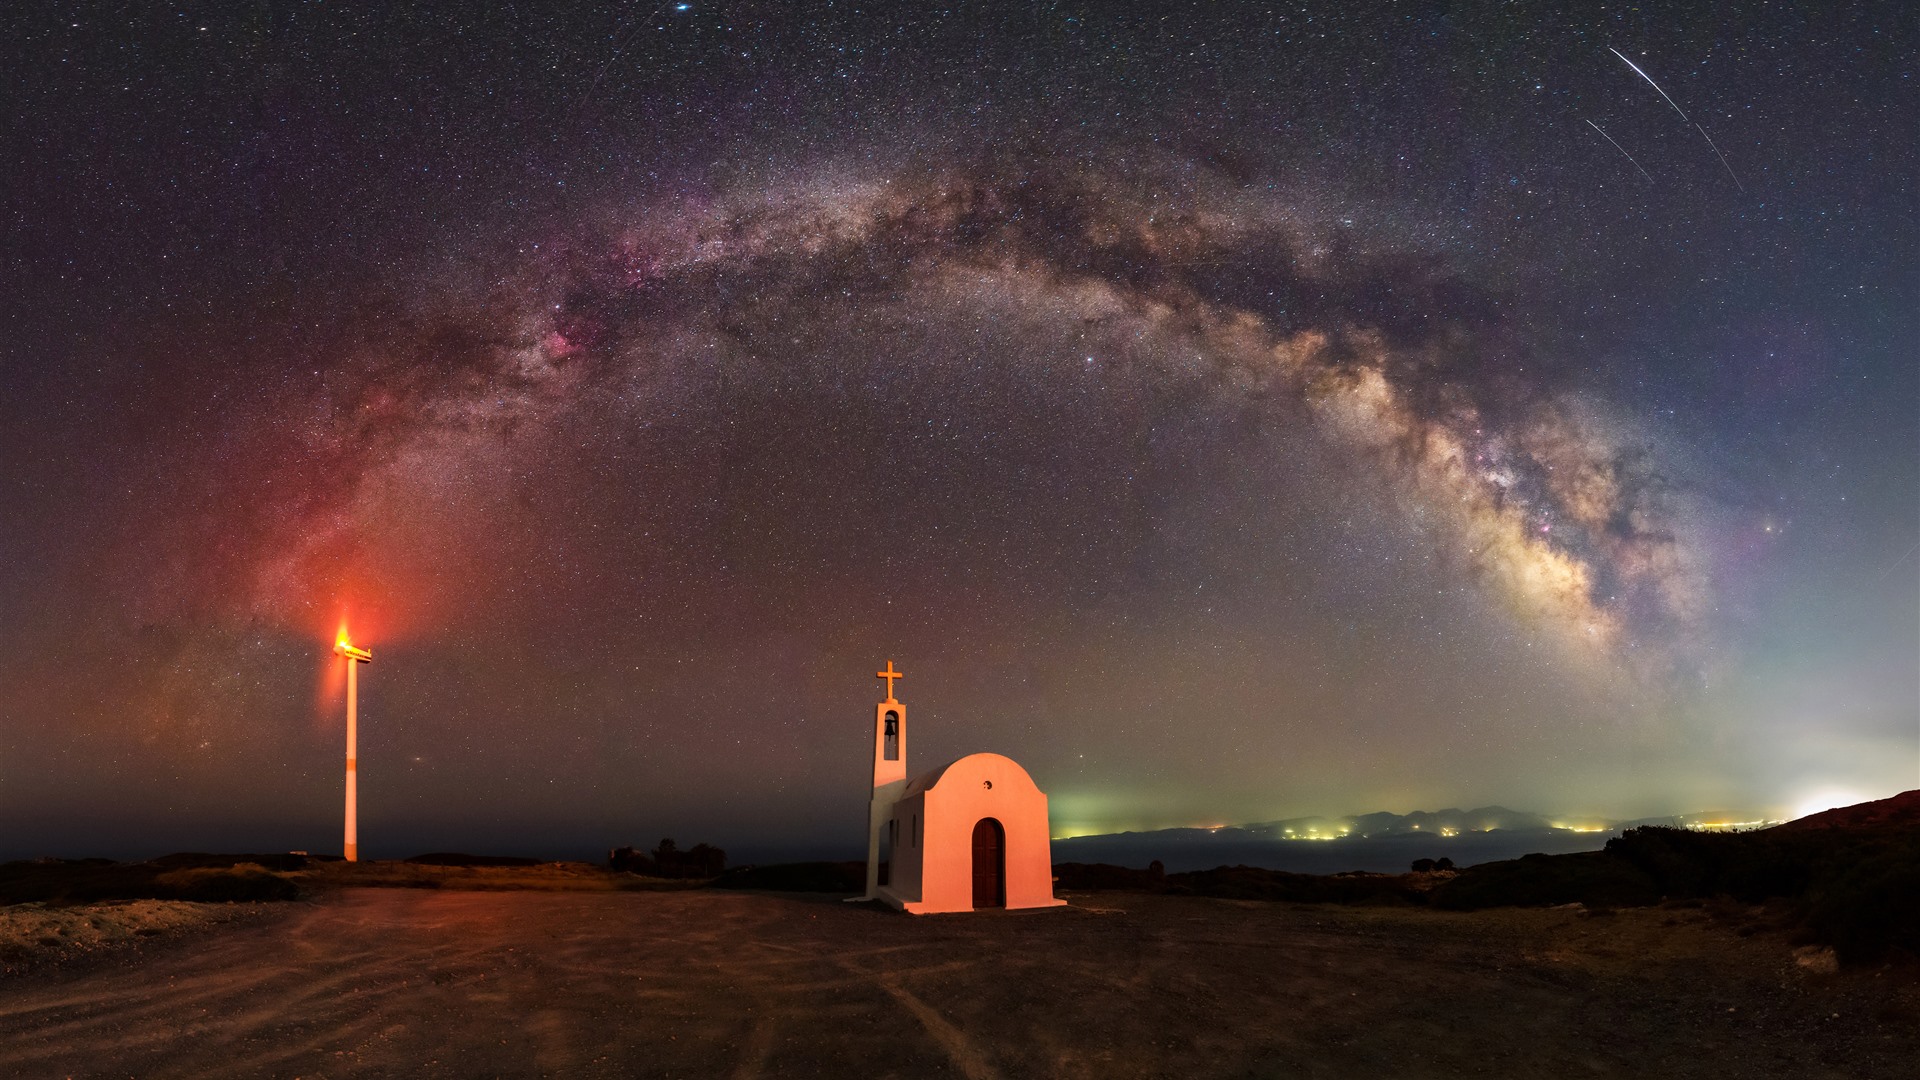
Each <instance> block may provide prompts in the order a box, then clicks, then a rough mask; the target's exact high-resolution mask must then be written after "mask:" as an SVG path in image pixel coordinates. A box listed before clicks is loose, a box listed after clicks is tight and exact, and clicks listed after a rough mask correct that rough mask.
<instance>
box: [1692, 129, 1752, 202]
mask: <svg viewBox="0 0 1920 1080" xmlns="http://www.w3.org/2000/svg"><path fill="white" fill-rule="evenodd" d="M1693 130H1695V131H1697V132H1699V133H1700V137H1701V138H1703V139H1705V140H1707V145H1708V146H1713V154H1714V156H1715V157H1717V158H1719V159H1720V167H1721V168H1723V169H1725V170H1727V175H1728V176H1733V186H1734V187H1737V188H1739V189H1740V194H1742V195H1745V194H1746V193H1747V185H1745V184H1743V183H1741V182H1740V178H1739V177H1738V176H1734V175H1733V166H1731V165H1729V164H1727V155H1725V154H1722V153H1721V152H1720V148H1719V147H1718V146H1714V144H1713V136H1711V135H1709V134H1707V129H1706V128H1703V127H1701V126H1700V125H1699V124H1695V125H1693Z"/></svg>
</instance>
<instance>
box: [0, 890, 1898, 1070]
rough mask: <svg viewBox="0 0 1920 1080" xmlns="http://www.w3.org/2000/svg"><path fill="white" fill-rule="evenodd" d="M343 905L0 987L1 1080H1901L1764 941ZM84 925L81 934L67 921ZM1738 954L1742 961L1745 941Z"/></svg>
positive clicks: (601, 901) (1198, 917)
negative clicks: (666, 1079) (935, 1079)
mask: <svg viewBox="0 0 1920 1080" xmlns="http://www.w3.org/2000/svg"><path fill="white" fill-rule="evenodd" d="M1072 899H1073V901H1074V903H1073V906H1071V907H1068V908H1062V909H1053V910H1046V911H1038V912H1031V913H1022V912H990V913H981V914H977V915H968V916H939V917H931V918H920V919H916V918H912V917H908V916H904V915H899V914H896V913H893V912H890V911H883V910H878V909H875V908H873V907H869V906H866V905H856V904H847V903H843V902H840V901H838V900H836V899H832V898H826V897H818V896H792V895H776V894H765V893H739V892H722V891H680V892H579V891H572V892H567V891H561V892H555V891H542V892H477V891H465V890H451V889H437V890H436V889H360V888H350V889H343V890H340V891H337V892H328V893H322V894H321V895H320V897H319V899H317V900H315V901H312V902H300V903H293V904H285V905H278V906H277V907H275V908H273V910H272V911H270V912H268V913H266V914H264V915H262V916H260V917H257V918H251V919H237V920H236V921H234V922H233V924H232V925H230V926H226V927H222V928H219V929H217V930H215V931H213V932H207V933H197V934H191V935H186V936H184V937H182V938H181V939H180V940H178V941H176V942H174V943H173V944H171V945H168V946H162V947H156V948H152V949H141V950H138V951H134V950H120V951H113V950H108V951H106V952H103V953H101V954H100V955H98V956H97V957H95V958H93V959H92V960H90V961H88V962H85V963H79V964H69V965H57V966H50V967H43V968H41V969H38V970H33V971H29V972H27V973H24V974H15V975H12V976H8V977H5V978H0V1075H6V1076H15V1075H18V1076H65V1075H75V1076H81V1075H119V1076H126V1075H134V1076H142V1077H153V1076H160V1077H165V1076H194V1077H202V1076H328V1077H338V1076H429V1077H432V1076H450V1077H451V1076H460V1077H466V1076H494V1075H501V1076H567V1077H574V1076H608V1077H626V1076H699V1077H709V1076H733V1077H753V1076H822V1077H846V1076H858V1077H863V1078H865V1077H872V1078H884V1077H926V1076H964V1077H975V1078H977V1077H995V1076H1006V1077H1014V1076H1035V1077H1103V1078H1104V1077H1129V1076H1168V1077H1183V1078H1184V1077H1205V1076H1300V1077H1349V1076H1353V1077H1450V1076H1485V1077H1555V1078H1562V1077H1580V1076H1631V1077H1646V1076H1659V1077H1770V1076H1777V1077H1792V1078H1794V1080H1806V1078H1817V1077H1835V1078H1840V1077H1844V1078H1848V1080H1859V1078H1872V1077H1888V1078H1894V1077H1900V1078H1911V1077H1913V1076H1914V1075H1915V1073H1914V1066H1913V1062H1914V1061H1915V1060H1920V985H1917V982H1916V978H1915V976H1914V974H1913V972H1912V971H1911V970H1908V969H1893V968H1885V969H1870V970H1858V971H1837V972H1836V971H1831V970H1826V969H1825V966H1824V965H1823V963H1822V958H1821V957H1820V955H1819V954H1818V952H1817V950H1816V951H1813V952H1811V953H1809V952H1802V953H1800V954H1799V955H1796V953H1795V950H1794V948H1793V946H1792V944H1791V943H1790V942H1788V941H1787V940H1786V939H1785V938H1784V937H1782V936H1780V935H1779V934H1778V932H1776V931H1772V930H1769V929H1767V928H1766V924H1765V918H1764V913H1759V912H1751V913H1749V912H1745V911H1744V910H1736V911H1731V912H1729V911H1727V910H1713V909H1711V908H1709V909H1640V910H1633V911H1624V912H1620V913H1617V914H1611V915H1588V914H1586V913H1585V912H1583V911H1579V910H1574V909H1565V910H1503V911H1486V912H1474V913H1446V912H1435V911H1428V910H1422V909H1397V908H1395V909H1388V908H1334V907H1313V906H1298V905H1288V904H1271V903H1255V902H1233V901H1222V900H1208V899H1198V898H1192V897H1175V896H1147V895H1140V894H1129V893H1097V894H1088V895H1081V896H1074V897H1072ZM75 910H79V909H75ZM1743 935H1744V936H1743Z"/></svg>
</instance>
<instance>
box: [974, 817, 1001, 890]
mask: <svg viewBox="0 0 1920 1080" xmlns="http://www.w3.org/2000/svg"><path fill="white" fill-rule="evenodd" d="M973 906H974V907H976V908H988V907H1006V906H1007V831H1006V830H1005V829H1003V828H1001V827H1000V823H999V822H998V821H995V820H994V819H992V818H981V819H980V821H979V823H978V824H976V825H974V827H973Z"/></svg>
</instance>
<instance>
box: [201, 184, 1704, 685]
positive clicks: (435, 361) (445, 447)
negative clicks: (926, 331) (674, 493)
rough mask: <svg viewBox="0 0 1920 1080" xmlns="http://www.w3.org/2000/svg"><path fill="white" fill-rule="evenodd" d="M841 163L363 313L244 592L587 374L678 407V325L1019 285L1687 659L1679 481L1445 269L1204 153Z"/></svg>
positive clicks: (686, 203)
mask: <svg viewBox="0 0 1920 1080" xmlns="http://www.w3.org/2000/svg"><path fill="white" fill-rule="evenodd" d="M846 176H847V174H845V173H844V172H843V173H840V174H837V178H835V179H831V180H820V181H816V182H812V183H808V184H794V185H789V186H787V187H786V188H784V189H780V190H774V189H770V188H760V189H756V190H736V191H729V192H723V193H720V194H718V195H714V196H710V197H707V198H704V199H701V200H687V199H682V200H678V201H674V202H670V203H660V204H656V205H653V206H650V207H643V208H630V209H628V210H626V211H624V212H623V213H622V214H619V215H614V216H613V220H614V224H612V225H610V226H604V227H602V228H600V229H597V230H594V231H592V232H591V234H590V236H588V235H583V236H581V237H576V238H575V239H573V240H571V241H570V242H567V243H564V244H559V245H555V244H551V243H549V244H547V245H545V246H544V247H543V249H542V250H541V251H540V252H539V253H538V254H529V255H528V256H527V257H526V258H525V261H524V262H523V263H522V264H520V265H516V266H510V267H506V268H499V267H495V268H494V270H495V271H496V272H497V275H498V276H497V278H496V280H494V281H492V282H490V283H488V284H487V286H486V287H484V288H480V289H476V290H474V291H475V292H477V293H479V294H482V298H480V299H476V300H470V301H466V302H461V303H453V302H451V301H446V302H444V306H443V307H442V308H441V309H440V310H438V311H434V310H431V309H430V310H429V311H428V313H427V314H426V315H424V316H423V315H420V314H418V313H415V314H414V315H411V316H408V317H406V318H396V319H395V320H393V322H392V323H391V324H390V325H386V326H382V327H380V328H378V330H377V332H372V333H370V334H369V338H368V342H367V343H366V344H365V345H364V346H363V347H362V348H361V350H360V356H359V359H358V360H357V361H356V362H355V363H354V364H351V365H345V366H343V368H342V369H341V372H340V373H339V375H338V377H337V378H336V379H335V381H334V382H333V384H332V389H331V391H330V392H329V393H328V394H327V395H326V396H325V397H324V399H322V400H319V401H309V402H306V403H303V404H301V405H299V406H297V407H295V406H290V409H296V410H297V411H298V416H297V418H296V419H295V420H294V421H293V422H290V423H289V424H287V425H284V426H283V427H282V428H280V429H278V430H282V431H288V430H290V431H291V432H293V435H292V436H291V437H292V439H293V440H294V441H295V442H297V443H298V444H299V445H298V450H297V452H294V453H291V454H289V455H287V459H288V460H292V461H297V462H299V463H300V469H301V471H302V472H303V474H307V475H312V474H314V463H315V462H320V463H322V466H323V467H322V468H321V470H320V471H321V472H323V473H324V474H325V475H327V476H329V477H331V478H332V479H331V480H329V481H328V482H327V483H326V484H324V485H323V486H320V487H318V488H316V487H314V486H313V485H311V484H308V485H305V486H300V485H295V484H288V485H286V488H288V489H294V488H298V489H299V490H300V491H301V492H302V494H300V495H299V496H298V497H293V498H288V499H286V500H284V501H280V502H274V501H272V500H269V501H267V502H266V503H264V504H262V505H263V510H262V516H263V521H262V523H261V524H260V525H259V526H258V527H259V528H260V529H261V530H262V537H263V542H262V543H260V544H258V545H249V547H250V548H251V549H252V550H253V551H256V552H271V553H273V554H270V555H260V556H259V557H258V558H257V559H256V560H255V562H256V565H254V566H252V567H251V569H250V570H249V572H248V573H247V574H246V575H245V577H244V580H245V581H246V582H247V584H246V586H245V587H246V589H247V590H248V594H247V595H246V596H245V597H236V598H234V599H235V600H236V601H237V602H243V603H244V604H246V605H247V606H249V607H250V608H251V609H252V610H253V611H255V612H256V613H260V614H265V615H268V616H270V617H285V618H289V619H291V618H295V617H296V616H295V614H294V612H293V611H292V609H293V608H294V607H295V606H300V605H306V606H311V605H313V604H314V602H315V598H316V597H322V596H325V595H326V590H327V589H328V588H329V587H330V582H332V581H334V580H336V579H337V577H338V575H337V573H334V572H333V570H332V569H331V568H334V567H337V566H338V565H339V564H340V561H341V560H342V559H346V558H351V557H352V552H353V549H354V546H355V544H356V543H357V542H358V540H357V538H358V537H360V536H361V535H362V534H363V532H364V526H365V525H366V522H364V521H362V520H360V514H359V512H357V511H356V506H357V505H359V504H360V502H361V501H363V500H364V499H365V497H366V491H367V489H368V487H369V485H376V484H384V485H389V486H391V485H392V484H394V483H402V484H404V483H406V482H407V480H406V477H408V476H417V475H425V474H427V473H428V472H430V470H420V469H417V468H413V467H412V466H410V465H409V464H408V462H409V460H410V459H418V458H419V457H420V456H421V455H473V454H485V453H488V452H490V450H489V448H490V447H493V446H495V445H496V441H497V439H498V437H499V436H500V435H501V434H503V433H508V432H511V433H514V434H515V436H516V437H518V438H522V439H524V438H538V437H539V434H538V433H539V432H541V431H544V430H547V429H549V428H551V427H553V426H554V425H559V424H563V422H564V417H566V416H567V415H568V414H569V412H570V411H571V410H574V409H576V408H578V407H579V404H580V403H581V402H583V401H586V400H590V399H592V398H594V397H595V396H596V395H604V394H606V393H609V392H613V391H614V390H618V391H619V392H622V393H627V394H634V393H636V392H637V391H636V388H639V390H640V391H643V392H644V393H645V394H652V395H655V400H657V401H659V402H662V403H664V402H667V401H669V400H670V398H671V396H672V394H673V393H674V387H675V384H676V379H677V378H678V377H679V373H678V372H677V371H676V365H678V364H681V363H683V362H684V358H685V357H687V356H689V355H691V353H692V351H693V350H692V349H691V348H690V344H689V343H697V342H701V341H726V342H732V343H735V344H740V343H745V344H746V345H747V346H754V345H755V344H756V343H759V342H763V341H765V340H769V339H774V338H779V337H781V336H782V335H787V336H789V337H791V338H792V340H795V341H798V340H800V339H801V337H802V336H804V335H807V334H813V333H817V332H818V329H819V328H818V326H817V325H815V324H818V323H819V322H820V321H821V320H822V319H824V318H826V317H827V315H826V312H828V311H829V310H832V311H842V310H845V309H846V307H847V306H848V305H853V306H861V305H865V306H868V307H885V306H887V305H892V304H898V303H901V302H904V301H907V300H911V301H913V302H915V303H919V304H935V305H944V306H949V307H951V306H955V305H959V306H966V305H970V304H986V305H992V304H998V303H1003V302H1006V301H1005V298H1007V297H1014V298H1017V302H1018V303H1019V304H1021V305H1023V306H1024V308H1025V309H1026V310H1028V311H1030V312H1035V311H1037V312H1040V313H1041V315H1042V316H1043V317H1051V318H1055V319H1058V320H1061V321H1062V322H1074V323H1080V324H1084V325H1089V326H1097V327H1100V328H1101V329H1102V330H1103V332H1105V333H1109V334H1114V335H1126V334H1132V335H1136V336H1138V337H1140V338H1142V339H1147V340H1153V341H1157V342H1163V343H1168V344H1171V345H1178V346H1180V348H1179V350H1177V351H1178V352H1179V353H1180V354H1181V355H1183V356H1188V357H1197V358H1199V363H1200V364H1201V366H1202V369H1203V370H1201V371H1199V372H1198V373H1197V377H1199V378H1201V379H1202V380H1203V381H1204V383H1205V385H1206V386H1208V387H1209V392H1211V393H1214V394H1217V395H1220V396H1221V397H1223V398H1231V399H1235V400H1237V401H1241V402H1251V403H1254V404H1255V405H1257V404H1258V403H1259V402H1261V401H1266V400H1271V401H1285V402H1288V403H1289V405H1290V407H1293V408H1304V409H1305V411H1306V412H1307V413H1308V414H1309V415H1311V416H1313V417H1315V418H1317V420H1318V421H1319V423H1320V426H1321V429H1322V431H1323V434H1324V435H1325V436H1326V437H1328V438H1331V439H1332V440H1334V441H1335V442H1336V443H1337V444H1338V445H1341V446H1344V447H1345V448H1347V450H1349V451H1350V452H1351V453H1352V454H1353V455H1356V456H1357V457H1359V458H1360V459H1363V460H1365V461H1367V462H1370V463H1374V464H1375V465H1377V466H1378V467H1379V468H1380V470H1381V471H1383V472H1384V473H1386V474H1387V475H1388V476H1389V477H1390V478H1391V480H1392V482H1393V484H1394V485H1395V489H1396V490H1398V491H1400V492H1401V494H1402V497H1403V498H1404V500H1405V501H1406V503H1407V505H1408V506H1409V507H1410V508H1412V507H1417V508H1419V509H1420V510H1421V511H1422V512H1424V513H1427V514H1431V515H1434V516H1436V517H1438V518H1439V519H1440V520H1442V521H1443V522H1444V532H1445V533H1446V534H1447V535H1449V536H1450V537H1451V539H1452V543H1453V546H1454V549H1455V550H1454V551H1452V552H1451V553H1450V554H1451V556H1452V557H1453V558H1455V559H1457V560H1458V561H1459V563H1460V564H1461V565H1462V566H1464V567H1466V568H1467V569H1468V571H1469V572H1470V573H1471V574H1472V575H1473V576H1474V577H1475V578H1476V579H1477V580H1478V581H1480V582H1481V583H1482V585H1483V586H1484V588H1486V589H1488V590H1490V591H1491V592H1492V593H1493V594H1495V595H1497V596H1498V597H1500V598H1501V599H1502V600H1504V601H1505V602H1506V603H1508V604H1509V605H1510V606H1511V607H1512V608H1513V609H1514V610H1515V612H1516V613H1517V614H1518V615H1519V616H1521V617H1522V618H1524V619H1526V620H1529V621H1530V622H1532V623H1533V624H1536V625H1539V626H1542V627H1546V628H1550V629H1551V630H1552V632H1553V633H1554V635H1555V636H1556V637H1557V638H1558V639H1559V640H1560V641H1561V642H1562V643H1563V644H1564V645H1565V646H1566V647H1567V648H1568V649H1570V650H1572V651H1573V652H1574V653H1575V654H1576V655H1582V656H1587V657H1590V658H1592V659H1594V660H1595V661H1596V662H1601V663H1625V662H1626V661H1625V659H1624V658H1626V657H1628V656H1629V655H1631V656H1634V657H1638V658H1639V659H1636V660H1634V661H1633V662H1632V663H1633V664H1634V665H1636V666H1642V667H1643V669H1644V672H1646V673H1655V674H1666V673H1667V672H1670V671H1672V670H1677V669H1679V668H1684V667H1685V666H1686V664H1687V663H1689V662H1690V661H1689V660H1688V659H1687V657H1688V655H1689V652H1690V650H1692V649H1693V648H1694V647H1695V646H1696V645H1697V644H1698V643H1699V642H1700V640H1701V639H1702V637H1703V636H1704V628H1703V626H1702V622H1703V618H1704V614H1703V613H1704V611H1705V609H1706V606H1707V603H1708V601H1707V597H1706V594H1705V573H1704V571H1703V568H1702V566H1701V564H1700V560H1699V559H1698V557H1697V555H1696V553H1695V551H1694V545H1692V544H1690V543H1689V542H1688V541H1687V539H1686V537H1687V535H1688V531H1687V528H1686V525H1687V522H1686V521H1685V518H1686V513H1685V511H1684V508H1683V506H1684V504H1683V500H1682V499H1681V498H1680V497H1679V495H1678V493H1676V492H1675V491H1674V490H1672V488H1671V486H1670V485H1669V484H1667V483H1666V482H1665V481H1664V480H1663V477H1662V472H1661V469H1660V467H1659V464H1658V463H1657V462H1656V461H1654V460H1653V459H1652V457H1651V456H1650V455H1649V454H1647V453H1646V452H1644V451H1643V450H1641V449H1639V448H1638V447H1637V446H1636V445H1635V443H1634V440H1633V439H1631V438H1630V437H1622V436H1620V435H1619V434H1617V430H1616V428H1617V425H1610V424H1608V423H1605V422H1603V421H1601V420H1599V419H1596V418H1595V417H1594V416H1593V415H1592V414H1591V413H1590V412H1589V411H1586V410H1583V409H1581V408H1580V407H1579V406H1578V405H1577V404H1576V402H1575V401H1574V400H1573V399H1572V398H1569V397H1566V396H1564V395H1562V394H1561V393H1560V388H1559V387H1556V386H1555V385H1553V380H1552V379H1551V378H1550V377H1549V376H1547V375H1544V374H1543V373H1542V372H1543V364H1542V363H1541V361H1540V358H1538V357H1530V356H1529V355H1528V354H1527V350H1526V349H1525V347H1524V346H1523V345H1522V344H1520V343H1519V338H1520V337H1521V335H1520V334H1519V333H1517V332H1515V329H1514V328H1511V327H1508V326H1505V325H1503V320H1502V317H1501V315H1500V313H1499V304H1498V300H1497V298H1496V297H1494V296H1492V295H1490V294H1488V293H1487V292H1486V291H1484V290H1481V289H1477V288H1475V287H1474V286H1473V285H1471V284H1470V283H1467V282H1465V281H1463V280H1461V279H1460V278H1459V277H1457V276H1455V275H1451V274H1449V273H1447V272H1446V271H1445V269H1444V268H1443V267H1440V266H1438V265H1436V264H1435V263H1434V262H1432V261H1431V260H1427V259H1423V258H1420V257H1418V256H1415V255H1412V254H1408V253H1405V252H1380V251H1368V250H1362V249H1361V246H1360V245H1357V244H1352V243H1342V242H1340V241H1338V240H1329V239H1326V238H1325V234H1326V231H1325V230H1322V229H1320V228H1319V227H1318V224H1317V223H1316V222H1313V221H1310V220H1301V216H1300V215H1298V214H1297V213H1296V212H1295V210H1294V209H1293V208H1292V207H1291V206H1290V205H1289V204H1288V203H1287V202H1285V201H1284V200H1282V199H1279V198H1278V197H1276V196H1273V195H1271V194H1267V193H1255V192H1249V191H1247V190H1245V189H1242V188H1239V187H1237V186H1235V185H1233V184H1230V183H1227V182H1224V181H1223V180H1221V179H1220V178H1218V177H1214V176H1210V175H1208V174H1207V173H1205V172H1204V171H1195V170H1193V169H1191V168H1184V167H1180V168H1175V167H1155V168H1137V167H1136V168H1121V167H1115V166H1110V165H1108V166H1090V165H1085V164H1068V163H1063V162H1060V161H1057V160H1046V159H1042V160H1039V161H1036V160H1034V159H1032V158H1028V159H1025V160H1023V161H1021V162H1019V163H1017V164H1008V163H1005V162H996V163H989V164H985V165H977V166H973V167H969V168H959V169H951V170H944V171H927V172H921V173H898V174H895V175H885V176H868V177H863V178H860V179H857V180H848V179H847V178H846ZM762 351H764V350H762ZM1173 351H1174V350H1163V353H1165V354H1169V355H1170V354H1171V353H1172V352H1173ZM790 362H793V363H803V362H806V363H820V362H822V361H821V360H820V359H819V358H818V357H812V356H809V355H808V354H807V352H806V351H805V350H802V351H801V352H799V353H797V354H795V355H794V356H793V357H792V358H791V360H790ZM900 363H902V364H907V365H911V364H912V363H913V358H912V357H911V356H908V357H905V358H903V359H901V360H900ZM1179 375H1180V377H1181V378H1183V379H1191V378H1194V377H1196V373H1195V372H1193V371H1191V370H1187V371H1182V372H1180V373H1179ZM1171 376H1172V373H1169V377H1171ZM1033 377H1034V378H1036V379H1037V378H1041V377H1042V376H1041V374H1040V373H1037V372H1036V373H1035V374H1034V376H1033ZM661 407H665V405H664V404H663V405H662V406H661ZM415 464H417V460H415ZM1653 658H1657V659H1653ZM1654 668H1665V669H1667V672H1653V669H1654Z"/></svg>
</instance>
